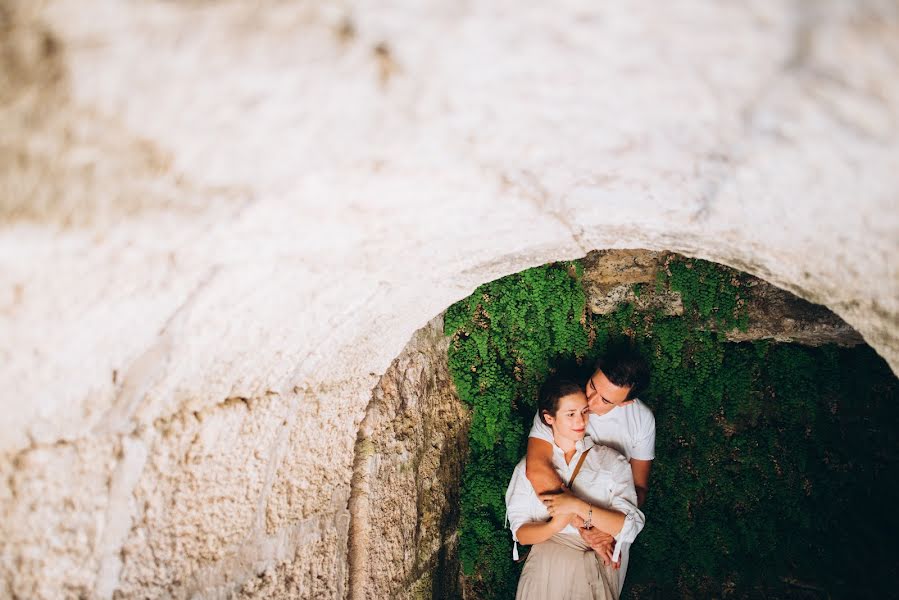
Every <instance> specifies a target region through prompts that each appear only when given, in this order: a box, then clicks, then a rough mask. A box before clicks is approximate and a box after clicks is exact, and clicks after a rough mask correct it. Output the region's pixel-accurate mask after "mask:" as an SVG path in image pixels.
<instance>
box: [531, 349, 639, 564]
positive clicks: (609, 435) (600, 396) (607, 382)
mask: <svg viewBox="0 0 899 600" xmlns="http://www.w3.org/2000/svg"><path fill="white" fill-rule="evenodd" d="M648 382H649V367H648V365H647V364H646V361H645V360H643V358H642V357H640V356H639V355H637V354H636V353H634V352H632V351H630V350H626V349H619V350H614V351H612V352H609V353H608V354H607V355H606V356H605V357H603V358H601V359H600V360H599V361H597V363H596V367H595V370H594V373H593V376H592V377H590V379H589V381H587V385H586V389H585V392H586V394H587V403H588V407H589V409H590V417H589V421H588V423H587V434H588V435H590V437H591V438H592V439H593V441H594V442H596V443H600V444H603V445H605V446H609V447H611V448H614V449H615V450H617V451H618V452H620V453H621V454H622V455H624V457H625V458H626V459H628V461H629V462H630V466H631V472H632V473H633V476H634V487H635V488H636V491H637V505H638V506H642V505H643V502H644V501H645V500H646V493H647V491H648V490H649V471H650V468H651V467H652V461H653V459H654V458H655V434H656V424H655V417H654V416H653V414H652V411H651V410H650V409H649V407H648V406H646V405H645V404H644V403H643V402H641V401H640V400H639V399H637V395H638V394H639V393H640V392H641V391H643V390H644V389H645V387H646V385H647V384H648ZM529 435H530V437H529V439H528V451H527V467H526V473H527V478H528V480H529V481H530V482H531V485H532V486H534V490H535V491H536V492H537V493H538V494H546V493H551V492H556V491H559V490H561V486H562V480H561V479H560V478H559V476H558V475H557V474H556V471H555V470H554V469H553V467H552V430H551V429H550V428H549V427H547V426H546V425H545V424H544V423H543V422H542V421H541V420H540V419H539V418H537V417H535V418H534V424H533V426H532V427H531V432H530V434H529ZM580 533H581V536H582V537H583V538H584V540H585V541H586V542H587V543H588V544H589V545H590V546H592V547H593V548H594V549H596V550H597V552H598V553H599V554H600V556H602V557H603V561H604V562H606V563H609V562H611V560H612V554H613V551H614V545H615V540H614V538H612V537H611V536H609V535H607V534H604V533H602V532H600V531H596V530H586V529H581V530H580ZM628 546H629V545H624V547H623V548H622V552H621V567H620V568H621V581H624V574H625V572H626V571H627V562H628V557H629V548H628Z"/></svg>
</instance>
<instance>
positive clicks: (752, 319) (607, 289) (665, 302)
mask: <svg viewBox="0 0 899 600" xmlns="http://www.w3.org/2000/svg"><path fill="white" fill-rule="evenodd" d="M670 256H672V255H671V254H670V253H668V252H651V251H648V250H598V251H595V252H591V253H590V254H588V255H587V256H586V257H585V259H584V290H585V292H586V294H587V304H588V306H589V307H590V310H591V311H592V312H593V313H594V314H602V315H605V314H609V313H611V312H613V311H614V310H615V309H616V308H617V307H618V306H619V305H621V304H623V303H625V302H633V303H634V304H636V305H637V306H638V307H640V308H641V309H648V310H660V311H662V313H663V314H666V315H682V314H683V312H684V305H683V301H682V299H681V296H680V294H679V293H677V292H671V291H669V290H664V291H656V289H655V285H654V284H655V282H656V275H657V274H658V272H659V270H660V269H664V268H665V262H666V260H668V258H669V257H670ZM745 279H746V282H745V283H746V285H747V290H746V291H745V299H746V309H747V311H748V313H749V328H748V329H747V330H746V331H739V330H737V329H735V330H732V331H728V332H727V338H728V339H729V340H732V341H735V342H742V341H748V340H762V339H771V340H776V341H778V342H796V343H799V344H807V345H811V346H820V345H822V344H839V345H841V346H855V345H858V344H861V343H864V340H863V339H862V337H861V336H860V335H859V334H858V332H857V331H855V330H854V329H853V328H852V327H851V326H849V325H848V324H847V323H846V322H845V321H843V320H842V319H841V318H839V317H838V316H836V315H835V314H833V313H832V312H831V311H829V310H828V309H827V308H825V307H824V306H821V305H818V304H812V303H811V302H808V301H806V300H803V299H802V298H797V297H796V296H795V295H793V294H791V293H789V292H787V291H785V290H782V289H780V288H777V287H775V286H773V285H771V284H769V283H767V282H765V281H764V280H762V279H759V278H757V277H751V276H749V277H745ZM637 284H645V285H642V286H641V288H640V289H641V291H640V293H639V295H638V294H637V293H636V292H635V291H634V287H635V286H636V285H637ZM708 328H709V329H714V328H715V324H714V323H713V322H710V323H708Z"/></svg>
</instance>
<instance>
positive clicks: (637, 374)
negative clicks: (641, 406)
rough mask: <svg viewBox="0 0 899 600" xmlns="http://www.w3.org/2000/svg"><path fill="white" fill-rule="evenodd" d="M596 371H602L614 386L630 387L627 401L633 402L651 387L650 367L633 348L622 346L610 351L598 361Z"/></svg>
mask: <svg viewBox="0 0 899 600" xmlns="http://www.w3.org/2000/svg"><path fill="white" fill-rule="evenodd" d="M596 371H602V372H603V374H604V375H605V376H606V378H608V380H609V381H610V382H612V384H614V385H617V386H618V387H630V390H629V391H628V393H627V399H628V400H633V399H634V398H636V397H637V396H638V395H639V394H640V393H642V392H643V391H644V390H645V389H646V386H648V385H649V365H648V364H647V362H646V359H644V358H643V357H642V356H640V355H639V354H638V353H637V352H636V351H635V350H634V349H633V348H629V347H627V346H621V347H616V348H612V349H610V350H609V351H608V352H606V354H605V355H604V356H603V357H602V358H600V359H599V360H598V361H596V367H595V368H594V371H593V372H594V373H595V372H596Z"/></svg>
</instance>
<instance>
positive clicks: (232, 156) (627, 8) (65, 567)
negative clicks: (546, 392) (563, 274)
mask: <svg viewBox="0 0 899 600" xmlns="http://www.w3.org/2000/svg"><path fill="white" fill-rule="evenodd" d="M897 56H899V16H897V9H896V6H895V3H893V2H889V1H883V2H878V1H873V0H871V1H861V2H851V3H847V2H842V1H839V0H820V1H808V2H805V1H793V2H790V1H788V2H780V1H778V2H750V1H745V2H733V3H722V2H712V1H700V0H693V1H687V2H678V3H658V2H655V1H649V0H645V1H644V0H640V1H637V2H628V3H624V4H622V3H617V2H607V3H597V2H578V1H574V0H572V1H565V2H561V3H551V4H534V5H532V6H523V5H522V4H521V3H519V2H500V3H459V2H455V1H449V0H447V1H443V0H438V1H436V2H433V3H430V4H427V5H423V4H421V3H418V2H404V1H399V2H386V1H385V2H364V3H354V2H347V3H335V4H319V3H315V2H289V1H287V0H269V1H266V2H263V3H244V2H232V1H223V2H204V1H199V2H166V1H162V0H136V1H134V2H116V1H114V0H89V1H75V0H43V1H39V2H30V1H25V0H2V1H0V132H2V136H0V389H2V390H3V391H4V394H3V397H2V400H0V402H2V406H0V414H2V416H3V422H2V425H3V426H2V428H0V476H2V478H0V481H3V482H4V483H3V485H0V597H23V598H59V597H73V598H74V597H79V596H85V597H91V598H109V597H113V596H115V595H119V596H122V597H134V596H141V597H183V598H186V597H191V596H196V597H210V598H212V597H226V596H228V595H230V594H234V593H237V592H239V591H240V590H243V592H244V593H246V594H248V595H251V594H254V593H256V592H255V591H253V590H262V589H269V588H267V587H266V586H275V587H273V588H270V589H276V590H279V591H278V593H283V594H292V595H295V596H297V597H304V598H343V597H346V596H347V595H348V594H349V592H350V588H349V587H348V581H349V572H348V557H347V556H348V552H349V542H348V537H349V529H350V510H349V503H350V502H349V501H350V497H351V486H352V481H353V473H354V470H353V464H354V456H355V449H356V441H357V435H358V432H359V426H360V424H361V423H362V421H363V418H364V417H365V415H366V410H367V407H368V406H369V404H370V402H371V399H372V389H373V388H374V387H375V386H376V384H377V383H378V381H379V380H380V378H381V376H382V375H383V374H384V373H385V372H386V371H387V369H388V367H389V365H390V364H391V362H392V361H393V360H394V359H395V358H396V357H397V356H398V354H399V353H400V352H401V350H402V348H403V347H404V346H405V344H406V343H407V342H408V340H409V339H410V337H411V335H412V334H413V332H414V331H416V330H418V329H419V328H421V327H422V326H424V325H425V324H426V323H427V322H428V321H430V320H431V319H433V318H434V316H435V315H438V314H440V313H441V312H442V311H443V310H444V309H445V308H446V307H447V306H448V305H450V304H451V303H452V302H454V301H455V300H458V299H460V298H462V297H464V296H466V295H468V294H469V293H471V291H472V290H473V289H474V288H475V287H476V286H477V285H478V284H480V283H483V282H485V281H488V280H491V279H493V278H496V277H499V276H502V275H505V274H508V273H512V272H516V271H520V270H522V269H524V268H527V267H531V266H535V265H538V264H541V263H545V262H548V261H551V260H558V259H566V258H574V257H579V256H583V255H585V254H586V253H587V252H588V251H590V250H593V249H603V248H619V249H620V248H647V249H650V250H670V251H677V252H682V253H685V254H688V255H691V256H699V257H702V258H706V259H709V260H714V261H718V262H722V263H725V264H728V265H731V266H734V267H736V268H739V269H742V270H745V271H747V272H750V273H752V274H755V275H758V276H761V277H762V278H764V279H766V280H767V281H769V282H771V283H773V284H775V285H777V286H780V287H783V288H785V289H788V290H790V291H793V292H795V293H797V294H798V295H799V296H801V297H803V298H805V299H807V300H810V301H814V302H818V303H821V304H824V305H826V306H827V307H829V308H830V309H831V310H833V311H834V312H835V313H836V314H837V315H839V316H840V317H842V318H843V319H845V320H846V321H847V322H848V323H849V324H850V325H851V326H853V327H854V328H855V329H856V330H858V331H859V332H860V333H861V335H862V336H864V338H865V340H866V341H867V342H868V343H870V344H871V345H872V346H873V347H874V348H876V349H877V350H878V351H879V352H880V353H881V354H882V355H883V356H884V357H885V358H886V359H887V360H888V361H889V362H890V364H891V365H893V367H894V369H895V368H896V367H897V366H899V336H897V333H896V332H897V331H899V328H897V315H899V273H897V267H896V261H895V257H896V255H897V250H899V211H897V210H896V198H897V183H896V182H897V178H896V177H895V174H896V173H897V172H899V135H897V128H899V77H896V73H897Z"/></svg>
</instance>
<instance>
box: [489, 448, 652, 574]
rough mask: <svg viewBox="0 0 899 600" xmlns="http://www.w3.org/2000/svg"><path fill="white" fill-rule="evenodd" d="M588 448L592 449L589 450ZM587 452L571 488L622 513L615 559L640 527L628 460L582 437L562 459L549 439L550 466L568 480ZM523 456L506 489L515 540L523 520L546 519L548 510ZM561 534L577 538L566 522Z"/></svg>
mask: <svg viewBox="0 0 899 600" xmlns="http://www.w3.org/2000/svg"><path fill="white" fill-rule="evenodd" d="M591 448H592V450H591ZM587 451H589V452H588V454H587V458H585V459H584V464H583V465H582V466H581V471H580V473H578V476H577V478H576V479H575V480H574V484H573V485H572V486H571V491H572V492H573V493H574V494H575V495H576V496H577V497H579V498H581V499H582V500H586V501H587V502H589V503H590V504H593V505H594V506H601V507H603V508H608V509H611V510H616V511H618V512H620V513H623V514H624V526H623V527H622V528H621V531H619V532H618V535H616V536H615V539H616V540H617V541H618V542H620V543H617V544H615V554H614V556H613V560H616V561H617V560H618V557H619V553H620V552H621V551H622V547H624V548H625V550H624V551H625V552H626V551H627V547H629V546H630V542H633V541H634V539H635V538H636V537H637V534H638V533H640V530H641V529H643V523H644V519H643V513H642V512H640V510H639V509H638V508H637V492H636V491H635V490H634V477H633V474H632V473H631V466H630V463H629V462H628V461H627V459H626V458H624V457H623V456H622V455H621V454H619V453H618V452H616V451H615V450H613V449H612V448H609V447H608V446H601V445H595V446H594V444H593V442H592V440H590V438H588V437H585V438H584V439H583V440H582V441H580V442H578V443H577V450H576V451H575V454H574V456H573V457H572V458H571V461H570V462H568V463H567V464H566V463H565V454H564V453H563V452H562V449H561V448H559V447H558V446H557V445H556V444H555V443H553V458H552V462H553V468H555V470H556V472H557V473H558V474H559V477H561V478H562V481H564V482H566V483H568V482H569V481H570V479H571V473H572V471H574V468H575V467H576V466H577V463H578V461H579V460H580V458H581V454H583V453H584V452H587ZM525 460H526V459H525V458H522V459H521V460H520V461H519V462H518V464H517V465H516V466H515V470H514V471H513V472H512V480H511V481H510V482H509V487H508V488H507V489H506V515H507V518H508V520H509V528H510V529H511V530H512V538H513V539H514V540H515V542H516V543H517V542H518V535H517V532H518V528H519V527H521V526H522V525H524V524H525V523H532V522H541V521H547V520H549V518H550V517H549V512H548V511H547V510H546V507H545V506H544V505H543V503H542V502H541V501H540V498H539V497H538V496H537V492H536V491H534V486H532V485H531V482H530V481H528V478H527V475H526V474H525ZM560 533H561V534H563V535H573V536H576V537H577V538H578V539H580V534H579V533H578V531H577V529H576V528H574V527H573V526H571V525H567V526H566V527H565V528H564V529H563V530H562V531H561V532H560Z"/></svg>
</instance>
